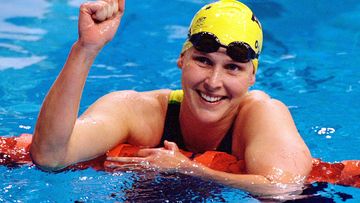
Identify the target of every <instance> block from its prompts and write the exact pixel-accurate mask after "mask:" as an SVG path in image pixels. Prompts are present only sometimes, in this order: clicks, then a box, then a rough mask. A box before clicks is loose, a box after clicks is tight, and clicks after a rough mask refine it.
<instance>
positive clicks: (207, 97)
mask: <svg viewBox="0 0 360 203" xmlns="http://www.w3.org/2000/svg"><path fill="white" fill-rule="evenodd" d="M198 93H199V95H200V97H201V98H202V99H203V100H205V101H206V102H209V103H216V102H218V101H220V100H222V99H225V98H226V97H221V96H220V97H219V96H210V95H207V94H205V93H202V92H200V91H199V92H198Z"/></svg>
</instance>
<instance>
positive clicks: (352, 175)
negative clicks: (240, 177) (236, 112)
mask: <svg viewBox="0 0 360 203" xmlns="http://www.w3.org/2000/svg"><path fill="white" fill-rule="evenodd" d="M31 140H32V135H31V134H22V135H20V136H19V137H0V165H6V166H10V167H11V166H16V165H19V164H32V162H31V158H30V154H29V147H30V143H31ZM138 150H139V147H136V146H132V145H129V144H120V145H118V146H116V147H115V148H114V149H112V150H110V151H109V152H108V153H106V155H104V156H100V157H98V158H96V159H93V160H90V161H86V162H82V163H78V164H76V165H74V166H71V167H70V169H86V168H89V167H92V168H94V169H95V170H108V171H111V169H110V168H109V167H108V166H110V165H113V164H114V163H112V162H110V161H106V157H116V156H128V157H131V156H135V155H136V153H137V151H138ZM181 152H182V153H183V154H184V155H185V156H187V157H189V158H190V157H195V158H193V161H195V162H198V163H201V164H203V165H204V166H207V167H209V168H212V169H214V170H219V171H224V172H228V173H236V174H242V173H245V172H246V170H245V162H244V161H243V160H237V158H236V157H235V156H233V155H230V154H227V153H225V152H217V151H207V152H205V153H203V154H196V155H195V156H194V155H193V154H192V153H191V152H186V151H181ZM307 182H308V183H312V182H327V183H332V184H339V185H345V186H353V187H358V188H360V160H346V161H342V162H338V163H327V162H322V161H321V160H320V159H313V168H312V171H311V173H310V174H309V176H308V178H307Z"/></svg>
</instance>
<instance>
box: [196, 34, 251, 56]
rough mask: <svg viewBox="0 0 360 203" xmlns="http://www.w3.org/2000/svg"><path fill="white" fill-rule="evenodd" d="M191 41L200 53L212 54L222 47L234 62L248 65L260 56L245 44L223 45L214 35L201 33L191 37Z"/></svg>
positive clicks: (232, 43)
mask: <svg viewBox="0 0 360 203" xmlns="http://www.w3.org/2000/svg"><path fill="white" fill-rule="evenodd" d="M189 41H190V42H191V44H192V45H193V46H194V48H195V49H196V50H198V51H201V52H205V53H212V52H216V51H218V50H219V48H220V47H224V48H225V49H226V54H227V55H228V56H229V57H230V58H231V59H232V60H234V61H237V62H241V63H247V62H249V61H250V60H252V59H255V58H258V54H256V53H255V51H254V50H253V49H252V48H251V47H250V45H248V44H247V43H245V42H231V43H230V44H229V45H228V46H226V45H223V44H221V42H220V40H219V39H218V38H217V37H216V36H215V35H214V34H212V33H209V32H199V33H196V34H194V35H191V36H190V37H189Z"/></svg>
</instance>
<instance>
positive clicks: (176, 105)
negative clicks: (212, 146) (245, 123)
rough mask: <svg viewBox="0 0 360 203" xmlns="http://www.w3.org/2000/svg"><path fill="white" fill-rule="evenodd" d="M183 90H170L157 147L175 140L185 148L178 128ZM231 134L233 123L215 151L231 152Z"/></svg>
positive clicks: (181, 147) (180, 146)
mask: <svg viewBox="0 0 360 203" xmlns="http://www.w3.org/2000/svg"><path fill="white" fill-rule="evenodd" d="M183 95H184V93H183V91H182V90H175V91H171V93H170V97H169V104H168V109H167V112H166V119H165V125H164V133H163V136H162V138H161V142H160V144H159V145H158V147H164V141H165V140H167V141H171V142H175V143H176V144H177V145H178V147H179V148H180V149H184V150H186V146H185V143H184V140H183V136H182V134H181V128H180V121H179V115H180V104H181V101H182V100H183ZM232 134H233V124H232V125H231V127H230V129H229V130H228V132H227V133H226V134H225V137H224V138H223V139H222V141H221V143H220V145H219V147H218V148H217V151H223V152H227V153H229V154H231V152H232Z"/></svg>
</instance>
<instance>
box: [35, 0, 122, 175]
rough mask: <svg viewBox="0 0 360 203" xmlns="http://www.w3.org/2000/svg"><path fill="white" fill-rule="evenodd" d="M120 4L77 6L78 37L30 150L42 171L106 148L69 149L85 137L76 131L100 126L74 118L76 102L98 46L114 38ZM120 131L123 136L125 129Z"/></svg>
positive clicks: (112, 1) (119, 1)
mask: <svg viewBox="0 0 360 203" xmlns="http://www.w3.org/2000/svg"><path fill="white" fill-rule="evenodd" d="M124 3H125V2H124V0H104V1H97V2H91V3H85V4H82V5H81V7H80V14H79V22H78V29H79V39H78V41H77V42H76V43H75V44H74V45H73V47H72V49H71V51H70V54H69V56H68V59H67V61H66V63H65V65H64V67H63V69H62V71H61V73H60V74H59V76H58V78H57V79H56V81H55V83H54V84H53V85H52V87H51V89H50V91H49V92H48V94H47V96H46V98H45V100H44V102H43V105H42V107H41V110H40V114H39V117H38V120H37V123H36V128H35V132H34V138H33V143H32V145H31V149H30V153H31V156H32V158H33V161H34V162H35V163H37V164H38V165H40V166H41V167H42V168H44V169H46V170H56V169H60V168H63V167H65V166H66V165H69V164H71V163H72V162H76V161H80V160H78V159H83V158H84V159H87V158H90V157H92V156H96V155H98V154H99V153H101V151H104V149H105V148H106V147H105V146H104V147H98V148H95V149H93V150H90V151H91V152H89V153H79V152H78V151H76V150H73V147H74V146H73V144H72V143H73V142H75V141H77V140H82V141H84V140H85V139H79V138H78V135H79V134H89V133H90V134H91V133H93V134H95V133H96V132H97V131H99V130H100V129H101V126H99V125H96V126H95V125H94V126H95V127H93V128H91V126H90V125H91V122H93V121H89V119H83V120H81V119H77V117H78V111H79V104H80V99H81V95H82V91H83V88H84V84H85V81H86V77H87V75H88V73H89V69H90V67H91V65H92V63H93V61H94V59H95V57H96V56H97V54H98V53H99V51H100V50H101V48H102V47H103V46H104V45H105V44H106V43H107V42H108V41H110V40H111V39H112V38H113V37H114V35H115V33H116V30H117V28H118V26H119V23H120V20H121V17H122V15H123V12H124ZM102 101H105V102H106V98H105V99H102V100H101V101H100V102H99V103H101V102H102ZM95 106H96V105H95ZM97 111H99V110H97ZM100 111H101V112H102V111H106V110H105V109H103V110H101V109H100ZM88 118H91V116H89V117H88ZM104 119H105V120H106V118H104ZM90 120H91V119H90ZM89 123H90V124H89ZM89 127H90V128H89ZM120 131H123V132H122V135H123V136H125V134H126V132H125V131H126V129H120ZM118 139H121V137H120V138H118ZM123 139H125V137H123ZM85 141H86V140H85ZM88 142H89V143H90V142H93V141H91V140H89V141H88ZM92 144H93V145H94V143H92ZM105 144H106V142H104V145H105ZM88 146H91V145H88Z"/></svg>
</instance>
